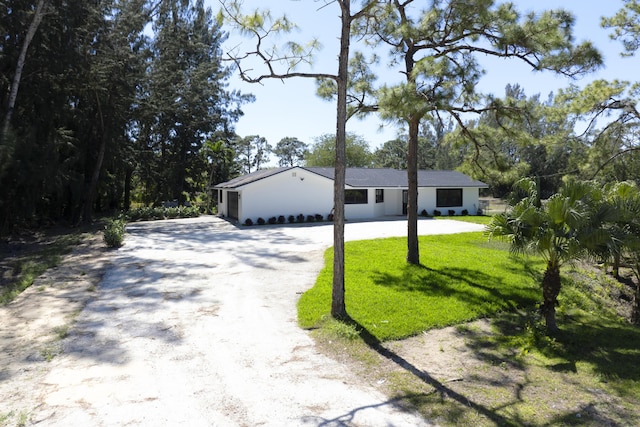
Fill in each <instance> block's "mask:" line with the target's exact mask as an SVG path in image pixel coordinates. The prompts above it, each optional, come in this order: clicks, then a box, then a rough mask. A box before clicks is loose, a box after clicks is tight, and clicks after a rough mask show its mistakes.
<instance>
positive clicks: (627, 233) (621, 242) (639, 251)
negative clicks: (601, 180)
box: [602, 182, 640, 324]
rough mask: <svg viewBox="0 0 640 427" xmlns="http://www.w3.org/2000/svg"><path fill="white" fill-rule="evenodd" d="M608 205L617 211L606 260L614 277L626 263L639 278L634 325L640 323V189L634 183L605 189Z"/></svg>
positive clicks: (605, 255)
mask: <svg viewBox="0 0 640 427" xmlns="http://www.w3.org/2000/svg"><path fill="white" fill-rule="evenodd" d="M605 194H606V195H607V203H609V204H610V205H611V206H612V209H613V210H614V211H615V212H616V217H615V219H614V220H612V221H610V222H609V223H608V228H607V229H608V230H609V233H610V235H611V236H612V239H611V242H610V244H609V245H608V246H607V247H605V248H604V251H603V252H602V257H603V259H605V260H608V261H610V262H611V263H612V265H613V274H614V276H615V277H616V279H618V278H619V275H618V267H619V266H620V264H621V263H622V262H623V261H624V262H625V264H627V265H629V266H630V267H631V269H632V271H633V273H634V275H635V276H636V285H635V290H634V297H633V307H632V312H631V322H632V323H634V324H639V323H640V189H639V188H638V186H637V185H636V184H635V183H634V182H617V183H614V184H610V185H608V186H606V187H605Z"/></svg>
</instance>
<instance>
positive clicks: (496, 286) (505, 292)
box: [298, 233, 543, 341]
mask: <svg viewBox="0 0 640 427" xmlns="http://www.w3.org/2000/svg"><path fill="white" fill-rule="evenodd" d="M332 254H333V252H332V250H331V249H329V250H328V251H327V253H326V255H325V262H326V264H325V267H324V269H323V270H322V271H321V273H320V275H319V277H318V279H317V282H316V284H315V286H314V287H313V288H312V289H310V290H309V291H307V292H306V293H305V294H303V295H302V297H301V299H300V301H299V304H298V318H299V322H300V325H301V326H302V327H303V328H312V327H314V326H317V325H318V324H319V323H320V321H321V320H322V318H323V316H326V315H327V314H328V313H329V312H330V304H331V279H332V275H333V272H332V256H333V255H332ZM420 254H421V264H422V265H421V266H412V265H408V264H407V263H406V261H405V256H406V238H390V239H378V240H370V241H360V242H348V243H347V244H346V245H345V288H346V291H345V302H346V306H347V312H348V313H349V315H350V317H351V318H352V319H353V320H354V321H355V322H357V323H358V324H359V325H360V326H361V327H362V328H364V329H366V330H367V331H368V332H369V333H370V334H371V335H373V336H374V337H375V338H376V339H378V340H380V341H385V340H393V339H400V338H405V337H408V336H412V335H416V334H418V333H420V332H421V331H424V330H428V329H432V328H439V327H443V326H447V325H454V324H459V323H462V322H465V321H469V320H472V319H477V318H480V317H485V316H489V315H492V314H494V313H496V312H499V311H503V310H511V309H514V308H517V307H527V306H531V305H533V304H534V303H535V302H536V301H537V300H538V299H539V295H540V290H539V285H538V280H539V272H540V270H541V268H542V267H543V264H542V263H541V262H540V261H524V260H515V259H513V258H512V257H511V256H510V254H509V252H508V250H507V247H506V246H505V245H504V244H501V243H499V242H491V243H489V242H487V239H486V237H484V236H483V234H482V233H462V234H454V235H447V236H422V237H420Z"/></svg>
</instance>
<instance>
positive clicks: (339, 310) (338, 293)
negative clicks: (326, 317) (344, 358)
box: [331, 0, 351, 319]
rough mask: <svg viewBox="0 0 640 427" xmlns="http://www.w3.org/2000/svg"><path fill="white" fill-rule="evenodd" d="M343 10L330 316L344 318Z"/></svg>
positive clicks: (346, 27) (346, 36)
mask: <svg viewBox="0 0 640 427" xmlns="http://www.w3.org/2000/svg"><path fill="white" fill-rule="evenodd" d="M339 3H340V7H341V11H342V15H341V18H342V29H341V34H340V54H339V56H338V76H337V79H336V83H337V86H338V87H337V89H338V94H337V95H338V101H337V118H336V164H335V172H334V174H335V176H334V181H333V185H334V187H333V208H334V215H333V287H332V293H331V316H333V317H334V318H336V319H345V318H346V317H347V309H346V305H345V286H344V187H345V167H346V166H345V165H346V134H347V133H346V127H347V84H348V73H349V68H348V66H349V42H350V37H351V0H342V1H340V2H339Z"/></svg>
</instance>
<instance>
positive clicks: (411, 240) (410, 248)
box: [407, 118, 420, 265]
mask: <svg viewBox="0 0 640 427" xmlns="http://www.w3.org/2000/svg"><path fill="white" fill-rule="evenodd" d="M419 130H420V119H419V118H417V119H416V118H413V119H412V120H411V121H410V122H409V145H408V150H407V183H408V185H407V189H408V191H407V262H408V263H409V264H414V265H419V264H420V249H419V246H418V132H419Z"/></svg>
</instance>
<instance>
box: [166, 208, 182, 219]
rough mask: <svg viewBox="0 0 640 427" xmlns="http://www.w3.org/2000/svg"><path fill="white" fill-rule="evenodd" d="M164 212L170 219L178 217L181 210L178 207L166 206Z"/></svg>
mask: <svg viewBox="0 0 640 427" xmlns="http://www.w3.org/2000/svg"><path fill="white" fill-rule="evenodd" d="M164 214H165V216H166V217H167V218H169V219H173V218H178V216H179V214H180V210H179V208H178V207H175V208H165V210H164Z"/></svg>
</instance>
